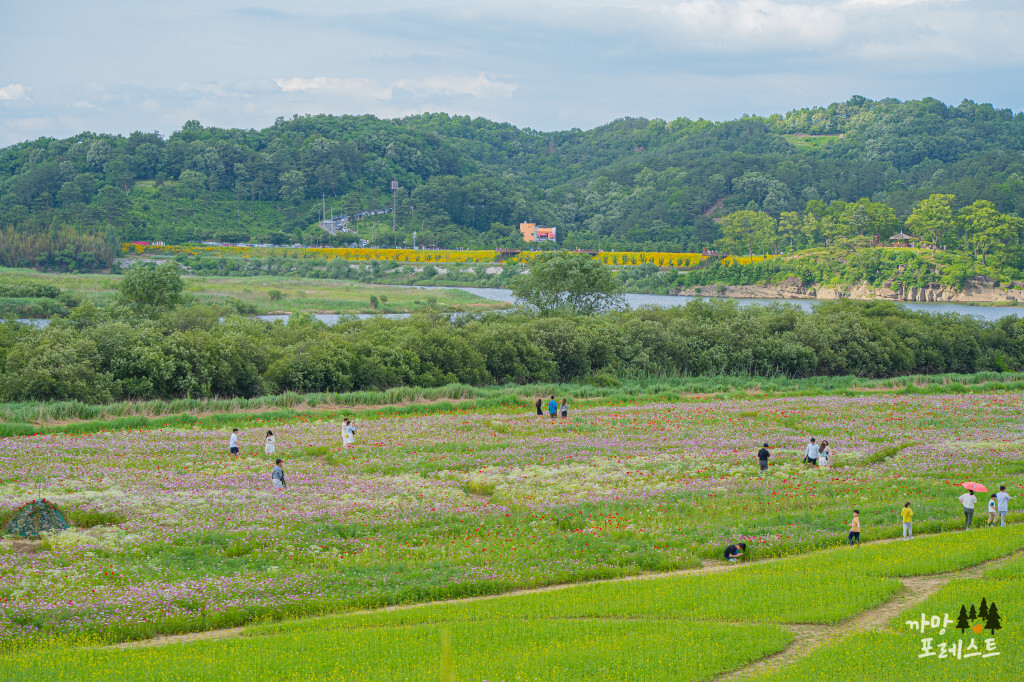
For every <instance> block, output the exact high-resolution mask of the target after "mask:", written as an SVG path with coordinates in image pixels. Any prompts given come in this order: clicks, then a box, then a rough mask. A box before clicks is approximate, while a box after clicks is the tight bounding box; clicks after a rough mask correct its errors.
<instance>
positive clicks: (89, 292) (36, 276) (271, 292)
mask: <svg viewBox="0 0 1024 682" xmlns="http://www.w3.org/2000/svg"><path fill="white" fill-rule="evenodd" d="M120 281H121V278H120V277H119V276H118V275H105V274H57V273H41V272H36V271H34V270H27V269H14V268H0V282H3V283H5V284H21V283H44V284H52V285H55V286H58V287H60V288H61V289H63V290H65V291H69V292H72V293H74V294H77V295H78V296H80V297H81V298H83V299H86V300H89V301H92V302H93V303H94V304H95V305H97V306H100V307H103V306H106V305H109V304H110V303H112V302H113V300H114V297H115V296H116V295H117V287H118V284H119V283H120ZM184 281H185V288H186V291H187V292H188V293H190V294H192V295H193V296H195V298H196V300H197V301H198V302H199V303H203V304H227V303H231V302H236V303H241V304H242V305H243V306H244V308H245V309H246V310H250V311H252V312H253V313H255V314H260V315H265V314H268V313H275V312H288V313H324V314H343V315H358V314H371V313H411V312H416V311H419V310H426V309H435V308H440V309H441V310H444V311H477V310H496V309H499V308H502V307H505V306H506V305H507V304H504V303H500V302H497V301H488V300H487V299H484V298H481V297H480V296H477V295H475V294H471V293H469V292H466V291H461V290H451V289H416V288H406V287H396V286H387V285H383V284H364V283H360V282H352V281H351V280H348V281H345V280H327V279H312V278H300V277H295V278H291V277H271V276H267V277H204V276H186V277H184ZM374 300H375V301H376V303H374ZM18 302H20V303H24V302H25V301H22V300H21V299H18ZM0 303H2V301H0Z"/></svg>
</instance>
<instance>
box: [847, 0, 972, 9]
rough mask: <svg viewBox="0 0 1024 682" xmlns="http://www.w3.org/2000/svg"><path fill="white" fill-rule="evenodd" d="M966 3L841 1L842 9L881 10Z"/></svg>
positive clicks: (955, 0)
mask: <svg viewBox="0 0 1024 682" xmlns="http://www.w3.org/2000/svg"><path fill="white" fill-rule="evenodd" d="M954 2H966V0H843V2H842V3H840V6H842V7H878V8H881V9H886V8H898V7H908V6H910V5H934V4H944V5H946V4H951V3H954Z"/></svg>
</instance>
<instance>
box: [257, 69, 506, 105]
mask: <svg viewBox="0 0 1024 682" xmlns="http://www.w3.org/2000/svg"><path fill="white" fill-rule="evenodd" d="M274 82H275V83H277V86H278V87H279V88H281V90H282V91H284V92H305V91H308V90H327V91H333V92H340V93H344V94H348V95H352V96H354V97H357V98H361V99H374V100H389V99H391V98H392V97H393V96H394V94H395V90H404V91H406V92H410V93H412V94H413V95H415V96H417V97H430V96H433V95H448V96H453V95H469V96H472V97H476V98H477V99H480V98H483V97H485V96H487V95H491V94H496V95H498V96H502V97H509V96H511V95H512V94H513V93H515V91H516V88H517V86H516V84H515V83H509V82H507V81H501V80H494V79H492V78H489V77H487V76H485V75H484V74H482V73H481V74H478V75H476V76H428V77H426V78H403V79H401V80H398V81H395V83H393V84H392V85H389V86H383V85H380V84H379V83H378V82H377V81H375V80H373V79H370V78H335V77H333V76H316V77H314V78H301V77H296V78H275V79H274Z"/></svg>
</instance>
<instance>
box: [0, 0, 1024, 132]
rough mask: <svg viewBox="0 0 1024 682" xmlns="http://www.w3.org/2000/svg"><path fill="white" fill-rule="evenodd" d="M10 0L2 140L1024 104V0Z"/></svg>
mask: <svg viewBox="0 0 1024 682" xmlns="http://www.w3.org/2000/svg"><path fill="white" fill-rule="evenodd" d="M250 1H251V2H254V3H256V2H258V0H238V1H237V2H230V1H225V0H174V1H173V2H163V1H159V0H75V1H73V2H72V1H66V0H44V1H42V2H40V1H39V0H0V31H2V39H0V145H9V144H12V143H15V142H19V141H22V140H26V139H33V138H36V137H39V136H43V135H46V136H55V137H67V136H69V135H73V134H75V133H77V132H80V131H83V130H92V131H102V132H120V133H129V132H131V131H133V130H143V131H152V130H158V131H160V132H162V133H164V134H168V133H170V132H173V131H174V130H177V129H179V128H180V127H181V125H182V123H184V122H185V121H186V120H188V119H193V118H194V119H199V120H200V121H201V122H202V123H203V124H204V125H216V126H223V127H255V128H259V127H264V126H266V125H268V124H270V123H272V122H273V121H274V119H275V118H276V117H278V116H286V117H288V116H291V115H292V114H294V113H313V114H316V113H331V114H364V113H372V114H376V115H378V116H388V117H390V116H402V115H405V114H409V113H416V112H422V111H446V112H449V113H458V114H470V115H474V116H477V115H478V116H486V117H488V118H491V119H495V120H501V121H509V122H511V123H514V124H516V125H519V126H529V127H532V128H537V129H540V130H556V129H565V128H572V127H579V128H590V127H593V126H595V125H599V124H601V123H605V122H608V121H610V120H613V119H615V118H619V117H622V116H645V117H651V118H653V117H660V118H665V119H673V118H676V117H678V116H687V117H690V118H697V117H704V118H711V119H716V120H721V119H729V118H734V117H736V116H739V115H741V114H744V113H751V114H770V113H773V112H785V111H787V110H789V109H792V108H797V107H801V106H809V105H822V104H828V103H829V102H833V101H842V100H845V99H848V98H849V97H850V96H851V95H865V96H867V97H870V98H873V99H877V98H882V97H897V98H899V99H916V98H920V97H924V96H932V97H937V98H939V99H941V100H942V101H944V102H947V103H951V104H956V103H959V102H960V101H961V100H963V99H965V98H966V99H972V100H974V101H977V102H991V103H993V104H994V105H996V106H997V107H1000V108H1010V109H1013V110H1014V111H1021V110H1022V109H1024V77H1022V75H1021V74H1022V73H1024V39H1022V38H1021V36H1022V34H1024V3H1020V2H1019V0H802V1H798V0H792V1H791V0H586V1H584V0H542V1H534V0H515V1H511V0H493V1H487V0H483V1H481V0H418V1H408V2H405V1H400V2H392V1H389V0H377V2H374V3H371V2H365V1H364V2H351V1H347V0H338V1H335V2H327V1H325V0H305V1H302V0H295V1H293V2H283V1H280V0H266V1H264V2H258V4H251V5H248V4H245V3H246V2H250Z"/></svg>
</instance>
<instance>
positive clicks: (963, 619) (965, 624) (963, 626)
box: [956, 604, 971, 632]
mask: <svg viewBox="0 0 1024 682" xmlns="http://www.w3.org/2000/svg"><path fill="white" fill-rule="evenodd" d="M956 626H957V627H958V628H960V632H964V631H966V630H967V628H969V627H971V623H970V621H969V620H968V619H967V607H966V606H964V605H963V604H961V605H960V615H959V616H958V617H957V619H956Z"/></svg>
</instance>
